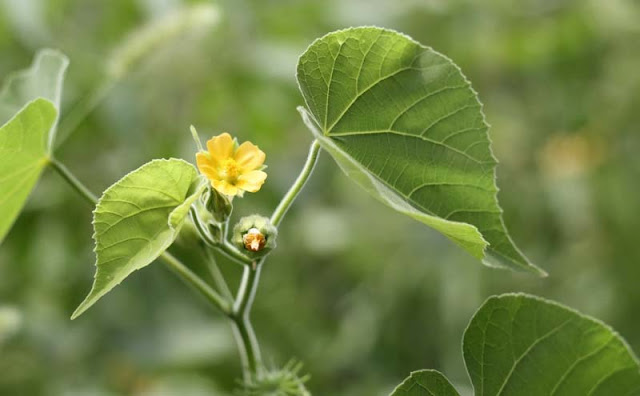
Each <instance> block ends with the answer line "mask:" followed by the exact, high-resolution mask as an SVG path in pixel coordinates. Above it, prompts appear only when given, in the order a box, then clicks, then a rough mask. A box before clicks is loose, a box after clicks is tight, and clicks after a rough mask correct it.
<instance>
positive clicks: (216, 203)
mask: <svg viewBox="0 0 640 396" xmlns="http://www.w3.org/2000/svg"><path fill="white" fill-rule="evenodd" d="M203 199H204V206H205V207H206V208H207V210H208V211H209V213H211V214H212V215H213V218H214V219H215V221H217V222H218V223H223V222H225V221H226V220H227V219H228V218H229V216H230V215H231V211H232V210H233V205H232V204H231V201H230V200H229V198H228V197H227V196H226V195H224V194H220V193H219V192H218V190H216V189H215V188H212V187H209V189H208V191H207V193H205V194H203Z"/></svg>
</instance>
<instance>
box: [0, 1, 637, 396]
mask: <svg viewBox="0 0 640 396" xmlns="http://www.w3.org/2000/svg"><path fill="white" fill-rule="evenodd" d="M195 3H196V2H189V1H184V0H138V1H123V0H117V1H116V0H110V1H102V0H3V1H0V54H1V55H0V78H4V77H6V76H7V74H8V73H9V72H11V71H13V70H16V69H20V68H24V67H27V66H28V65H29V64H30V62H31V59H32V57H33V55H34V53H35V51H36V50H37V49H39V48H41V47H53V48H58V49H60V50H62V51H63V52H64V53H66V54H67V55H68V56H69V57H70V59H71V66H70V69H69V70H68V73H67V82H66V85H65V92H64V106H63V113H67V112H68V111H69V110H70V109H71V108H73V107H74V106H75V105H76V104H77V103H80V102H81V101H82V100H83V98H86V96H87V95H89V93H90V92H91V91H92V90H94V89H95V87H96V86H98V85H99V84H100V82H101V81H102V79H103V75H104V71H105V65H106V64H107V63H109V62H111V61H113V59H112V55H111V54H112V53H113V49H114V48H117V47H118V45H119V44H120V43H122V41H123V40H124V39H126V37H127V36H128V35H129V33H130V32H131V31H133V30H135V29H136V28H138V27H139V26H141V25H143V24H145V23H147V22H149V21H153V20H158V18H169V19H165V20H171V19H170V18H172V16H171V15H172V14H175V13H176V12H177V11H178V10H180V9H181V8H183V7H185V6H188V5H190V4H195ZM207 4H209V5H211V6H213V7H216V9H217V13H218V17H219V18H218V22H217V23H215V24H213V25H212V24H208V25H206V26H196V25H197V24H195V25H194V26H191V27H190V28H188V29H186V32H184V33H183V34H181V35H180V36H178V38H177V39H174V40H169V41H162V40H161V41H162V42H161V45H159V46H158V48H157V50H156V51H154V52H153V53H152V54H149V56H147V57H145V60H144V61H143V62H140V63H137V64H136V65H135V67H133V68H132V72H131V73H128V74H126V76H125V77H124V78H123V79H121V80H120V81H119V82H118V83H117V84H116V85H115V86H114V87H113V88H112V90H111V91H109V93H108V95H107V96H106V97H105V99H104V101H102V102H101V103H100V104H99V105H98V107H97V108H96V109H95V111H94V112H93V113H91V114H90V116H89V117H88V118H86V119H85V120H84V122H83V123H82V124H81V125H80V126H79V128H78V129H77V130H76V132H75V133H74V134H73V135H72V136H70V138H69V139H68V140H67V141H66V142H65V143H64V145H62V146H61V147H60V148H59V149H58V151H57V156H58V158H59V159H60V160H61V161H63V162H65V163H66V164H67V165H68V166H69V168H71V169H72V170H74V171H75V172H76V173H77V174H78V176H79V178H80V179H81V180H83V181H85V182H86V184H87V185H88V186H89V187H90V188H92V189H93V190H94V191H96V192H100V191H103V190H104V189H105V188H106V187H108V186H109V185H110V184H111V183H113V182H115V181H116V180H117V179H119V178H120V177H121V176H122V175H124V174H125V173H127V172H129V171H130V170H132V169H135V168H137V167H138V166H140V165H141V164H143V163H145V162H147V161H149V160H151V159H153V158H158V157H170V156H173V157H181V158H185V159H187V160H190V161H193V159H194V158H193V156H194V147H193V142H192V140H191V136H190V134H189V131H188V127H189V125H190V124H194V125H196V127H198V129H199V131H200V133H201V135H212V134H217V133H220V132H222V131H229V132H231V133H232V134H234V135H236V136H238V138H239V140H240V141H244V140H251V141H253V142H255V143H256V144H258V145H260V147H261V148H262V149H263V150H264V151H265V152H266V153H267V164H268V165H269V169H268V172H269V178H268V180H267V183H266V184H265V186H264V187H263V189H262V190H261V191H260V192H259V193H257V194H248V195H247V196H246V198H244V199H242V200H240V201H239V202H238V205H237V207H236V211H235V214H234V217H235V218H238V216H240V215H246V214H250V213H253V212H257V213H262V214H268V213H270V212H271V210H272V209H273V208H274V207H275V205H276V203H277V202H278V200H279V198H280V197H281V196H282V194H283V193H284V192H285V191H286V189H287V188H288V186H289V185H290V183H291V182H292V181H293V179H294V178H295V176H296V175H297V172H298V171H299V169H300V167H301V165H302V163H303V162H304V158H305V156H306V151H307V147H308V144H309V143H310V142H311V135H310V133H309V132H308V131H307V130H306V129H305V127H304V126H303V124H302V122H301V121H300V119H299V116H298V113H297V112H296V111H295V107H296V106H297V105H300V104H302V102H303V101H302V97H301V95H300V94H299V92H298V89H297V86H296V81H295V76H294V74H295V66H296V61H297V57H298V56H299V55H300V54H301V53H302V52H303V51H304V50H305V48H306V47H307V46H308V45H309V44H310V43H311V42H312V41H313V40H314V39H315V38H317V37H320V36H322V35H324V34H325V33H327V32H329V31H332V30H335V29H339V28H344V27H348V26H356V25H379V26H384V27H388V28H393V29H396V30H399V31H402V32H405V33H407V34H409V35H410V36H412V37H414V38H415V39H417V40H419V41H421V42H422V43H424V44H427V45H430V46H432V47H433V48H435V49H436V50H438V51H440V52H443V53H445V54H447V55H448V56H449V57H451V58H452V59H453V60H454V61H455V62H456V63H458V65H459V66H460V67H461V68H462V70H463V71H464V72H465V74H466V75H467V76H468V77H469V78H470V80H471V81H472V82H473V85H474V87H475V89H476V90H477V91H478V92H479V93H480V98H481V100H482V101H483V102H484V104H485V111H486V114H487V118H488V121H489V123H490V124H491V125H492V129H491V131H490V134H491V138H492V139H493V142H494V152H495V154H496V156H497V157H498V159H499V160H500V165H499V167H498V185H499V186H500V187H501V192H500V194H499V198H500V202H501V204H502V207H503V208H504V210H505V220H506V223H507V225H508V227H509V228H510V230H511V233H512V236H513V238H514V239H515V240H516V242H517V243H518V245H519V246H520V248H521V249H522V250H523V251H524V252H525V253H526V254H527V255H528V256H529V257H530V258H531V259H532V261H534V262H535V263H536V264H538V265H539V266H541V267H542V268H544V269H546V270H547V271H548V272H549V273H550V276H549V278H547V279H537V278H534V277H531V276H528V275H522V274H515V273H511V272H505V271H499V270H492V269H489V268H485V267H482V266H481V265H480V263H479V262H478V261H476V260H474V259H473V258H472V257H471V256H469V255H467V254H466V253H465V252H463V251H462V250H460V249H459V248H457V247H455V246H454V245H453V244H452V243H451V242H449V241H448V240H447V239H445V238H444V237H442V236H440V235H439V234H437V233H436V232H434V231H432V230H430V229H428V228H426V227H424V226H423V225H421V224H419V223H417V222H415V221H412V220H410V219H408V218H404V217H402V216H401V215H397V214H395V213H394V212H393V211H392V210H391V209H388V208H387V207H385V206H383V205H381V204H379V203H378V202H377V201H375V200H374V199H373V198H370V197H369V196H368V195H366V193H364V192H363V191H361V190H360V189H359V187H357V186H356V185H355V184H353V183H352V182H351V181H350V180H348V179H347V178H346V177H345V176H344V175H343V174H342V173H341V171H340V170H339V169H338V167H337V166H336V165H335V164H334V163H333V161H332V160H331V158H330V157H329V156H328V155H326V154H322V155H321V158H320V162H319V165H318V167H317V169H316V172H315V174H314V175H313V177H312V179H311V181H310V183H309V184H308V185H307V187H306V188H305V190H304V192H303V193H302V194H301V196H300V197H299V200H298V201H297V202H296V204H295V205H294V207H293V208H292V210H291V211H290V213H289V216H288V217H287V218H286V219H285V222H284V224H283V226H282V228H281V235H280V237H279V241H278V245H279V247H278V249H277V251H275V252H274V253H273V254H272V256H271V257H270V260H269V261H268V262H267V264H266V267H265V270H264V272H263V282H262V284H261V287H260V290H259V292H258V295H257V299H256V303H255V308H254V314H253V321H254V326H255V328H256V331H257V332H258V337H259V339H260V341H261V344H262V348H263V353H264V354H265V356H266V361H267V362H268V364H269V365H271V366H279V365H283V364H284V363H286V362H287V361H288V360H289V359H290V358H292V357H295V358H297V359H299V360H301V361H303V362H304V363H305V370H306V371H307V372H309V373H311V374H312V379H311V380H310V382H309V383H308V386H309V388H310V390H311V391H312V392H313V393H314V394H316V395H348V396H351V395H353V396H371V395H387V394H388V392H389V391H390V390H391V389H392V388H393V387H394V386H395V385H396V384H398V383H399V382H400V381H401V380H402V379H403V378H404V377H405V376H406V375H407V374H408V373H409V372H410V371H412V370H416V369H421V368H436V369H439V370H442V371H443V372H444V373H445V374H446V375H447V376H448V377H449V378H450V379H451V380H452V381H453V382H454V383H455V384H456V386H457V387H458V388H459V389H460V390H461V391H463V392H465V394H467V395H470V394H471V390H470V388H469V381H468V379H467V375H466V373H465V369H464V364H463V360H462V354H461V346H460V342H461V338H462V333H463V331H464V329H465V326H466V324H467V323H468V321H469V319H470V317H471V315H472V314H473V313H474V311H475V310H476V309H477V308H478V307H479V305H480V304H481V303H482V301H483V300H484V299H485V298H487V297H488V296H490V295H492V294H496V293H502V292H508V291H525V292H529V293H533V294H537V295H540V296H543V297H546V298H551V299H554V300H557V301H559V302H562V303H564V304H567V305H570V306H572V307H574V308H576V309H579V310H581V311H582V312H584V313H587V314H590V315H593V316H595V317H597V318H599V319H602V320H604V321H605V322H607V323H609V324H610V325H611V326H613V327H614V328H616V329H617V330H618V331H619V332H620V333H621V334H622V336H624V337H626V339H627V340H628V342H629V344H630V345H631V347H632V348H633V349H634V350H635V351H636V352H638V351H640V243H639V241H640V237H639V236H638V230H639V229H640V155H639V154H638V153H639V152H640V130H639V129H640V127H639V125H640V111H639V109H640V23H639V22H638V21H640V2H638V1H633V0H629V1H624V0H607V1H601V0H575V1H571V0H546V1H545V0H526V1H519V2H514V1H507V0H490V1H471V0H455V1H454V0H395V1H391V0H387V1H383V0H314V1H300V0H282V1H277V0H254V1H249V0H228V1H220V2H216V3H207ZM160 25H161V26H162V23H161V24H160ZM63 123H64V117H63ZM0 160H1V159H0ZM91 210H92V208H90V207H89V206H88V205H86V204H85V202H84V201H82V200H81V199H80V198H79V197H77V196H76V195H74V193H73V191H72V190H71V189H70V188H69V187H68V186H66V185H65V184H63V183H62V182H61V180H60V179H59V177H58V176H57V175H55V174H53V173H51V172H46V173H45V174H44V176H43V178H42V180H41V181H40V183H39V185H38V187H37V189H36V190H35V192H34V193H33V194H32V196H31V198H30V200H29V202H28V205H27V207H26V209H25V211H24V213H23V214H22V215H21V216H20V218H19V219H18V221H17V223H16V224H15V226H14V228H13V230H12V232H11V233H10V234H9V237H8V238H7V239H6V240H5V242H4V243H3V244H2V246H1V247H0V395H8V396H9V395H10V396H13V395H27V396H31V395H35V396H37V395H65V396H66V395H83V396H84V395H135V396H143V395H144V396H148V395H154V396H155V395H227V394H230V393H231V392H232V390H233V389H234V387H235V386H236V383H235V380H236V379H237V378H238V377H239V373H240V367H239V362H238V356H237V353H236V350H235V345H234V342H233V339H232V336H231V331H230V328H229V327H228V325H227V324H226V322H225V321H224V320H223V318H222V317H221V316H220V315H219V314H217V313H215V312H213V311H212V310H211V309H210V308H209V307H208V306H207V305H206V303H205V302H204V300H202V299H201V298H200V297H198V296H197V295H195V294H193V293H192V292H191V291H190V290H189V289H188V288H187V287H186V286H185V285H184V284H182V283H181V282H180V281H179V280H178V279H177V278H175V277H174V276H173V274H171V273H170V272H169V271H168V270H167V269H166V268H164V267H163V266H162V265H158V264H156V265H152V266H150V267H148V268H146V269H144V270H142V271H140V272H137V273H135V274H134V275H133V276H132V277H130V278H129V279H128V280H127V281H126V282H125V283H124V284H123V285H121V286H120V287H118V288H116V289H115V290H114V291H113V292H112V293H110V294H109V295H108V296H107V297H106V298H104V299H103V300H102V301H100V303H99V304H97V305H96V306H95V307H94V308H93V309H91V310H90V311H89V312H87V313H86V314H85V315H83V316H82V317H81V318H79V319H77V320H75V321H73V322H71V321H70V320H69V316H70V314H71V312H73V310H74V309H75V307H76V306H77V305H78V304H79V303H80V301H82V299H83V297H84V296H85V295H86V293H87V292H88V290H89V288H90V285H91V281H92V278H93V273H94V267H93V260H94V255H93V253H92V247H93V244H92V239H91V233H92V228H91V223H90V222H91ZM178 253H180V252H178ZM194 265H195V266H196V267H198V266H201V263H200V262H199V261H197V260H196V262H195V263H194ZM221 265H222V266H223V270H224V272H225V273H226V274H227V275H228V276H229V277H230V278H231V279H233V283H235V282H237V279H238V277H239V274H240V268H238V266H237V265H235V264H232V263H228V262H224V261H223V262H221ZM196 269H197V268H196Z"/></svg>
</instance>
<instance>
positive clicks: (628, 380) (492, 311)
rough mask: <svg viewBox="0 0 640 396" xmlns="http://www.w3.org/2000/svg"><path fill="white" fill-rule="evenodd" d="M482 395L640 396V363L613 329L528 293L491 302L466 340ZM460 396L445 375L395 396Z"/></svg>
mask: <svg viewBox="0 0 640 396" xmlns="http://www.w3.org/2000/svg"><path fill="white" fill-rule="evenodd" d="M463 350H464V358H465V363H466V365H467V370H468V372H469V376H470V377H471V382H472V383H473V387H474V389H475V394H476V395H486V396H492V395H505V396H507V395H532V396H534V395H575V396H582V395H602V396H605V395H640V363H639V362H638V359H637V358H636V357H635V356H634V354H633V352H632V351H631V350H630V349H629V346H628V345H627V344H626V342H625V341H624V340H623V339H622V338H621V337H620V336H619V335H618V334H617V333H616V332H614V331H613V330H612V329H611V328H610V327H608V326H607V325H605V324H603V323H602V322H600V321H597V320H595V319H592V318H590V317H587V316H584V315H582V314H580V313H578V312H576V311H573V310H571V309H568V308H566V307H564V306H562V305H560V304H557V303H554V302H551V301H547V300H542V299H540V298H537V297H532V296H528V295H524V294H504V295H501V296H497V297H491V298H489V299H488V300H487V301H486V302H485V303H484V304H483V305H482V307H480V309H479V310H478V312H476V314H475V315H474V316H473V318H472V319H471V322H470V323H469V326H468V327H467V330H466V331H465V334H464V342H463ZM401 395H414V396H420V395H424V396H427V395H432V396H448V395H458V393H457V392H456V391H455V389H454V388H453V386H452V385H451V384H450V383H449V382H448V381H447V379H446V378H444V377H443V376H442V374H440V373H439V372H437V371H432V370H425V371H418V372H415V373H412V374H411V376H410V377H409V378H407V379H406V380H405V382H403V383H402V384H401V385H400V386H399V387H398V388H397V389H396V390H395V391H394V393H393V394H392V395H391V396H401Z"/></svg>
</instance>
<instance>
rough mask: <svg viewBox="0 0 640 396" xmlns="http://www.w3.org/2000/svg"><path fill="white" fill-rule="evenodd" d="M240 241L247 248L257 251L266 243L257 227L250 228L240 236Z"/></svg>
mask: <svg viewBox="0 0 640 396" xmlns="http://www.w3.org/2000/svg"><path fill="white" fill-rule="evenodd" d="M242 242H243V243H244V247H245V249H247V250H250V251H252V252H259V251H260V250H262V249H263V248H264V245H265V244H266V243H267V240H266V239H265V237H264V235H263V234H262V233H261V232H260V230H258V229H257V228H255V227H254V228H251V229H249V231H247V233H246V234H244V235H243V236H242Z"/></svg>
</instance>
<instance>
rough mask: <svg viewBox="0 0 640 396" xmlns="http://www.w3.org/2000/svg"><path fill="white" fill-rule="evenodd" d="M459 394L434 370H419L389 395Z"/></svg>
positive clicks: (425, 395) (458, 395) (453, 395)
mask: <svg viewBox="0 0 640 396" xmlns="http://www.w3.org/2000/svg"><path fill="white" fill-rule="evenodd" d="M434 395H435V396H460V394H459V393H458V391H456V389H455V388H454V387H453V385H451V383H450V382H449V380H448V379H447V378H446V377H445V376H444V375H442V373H440V372H438V371H436V370H420V371H414V372H413V373H411V375H410V376H409V378H407V379H406V380H404V382H403V383H401V384H400V385H398V387H397V388H396V389H395V390H394V391H393V393H392V394H391V396H434Z"/></svg>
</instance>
